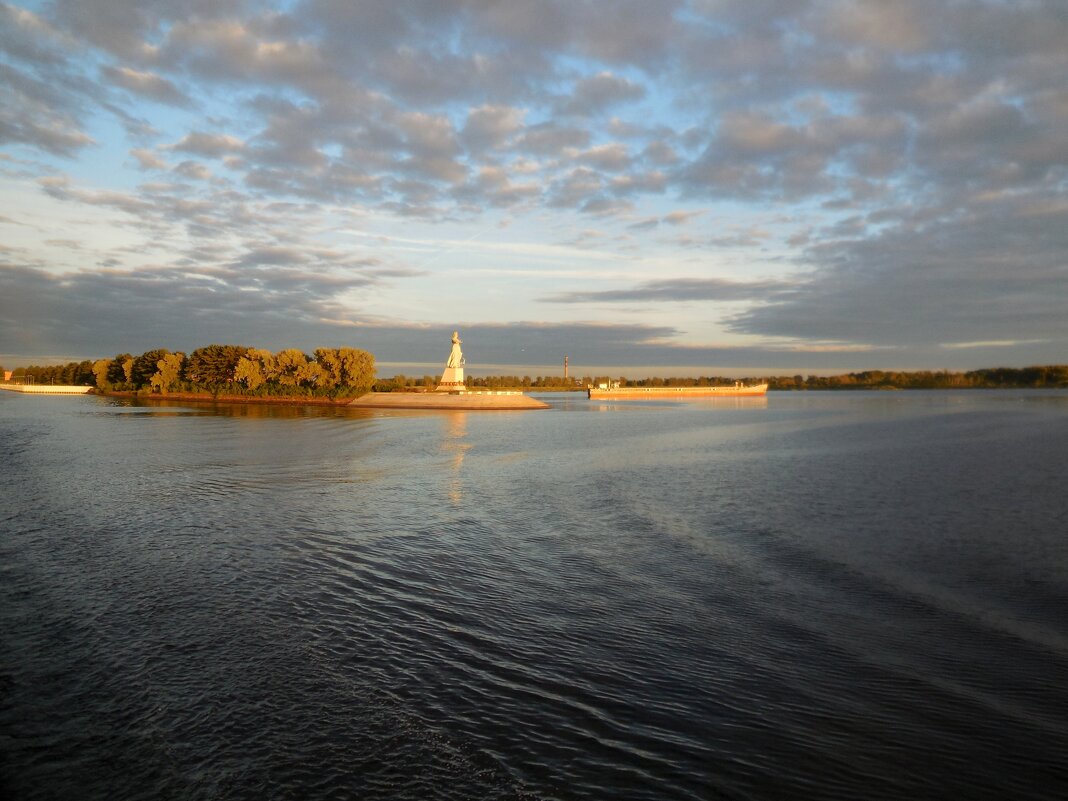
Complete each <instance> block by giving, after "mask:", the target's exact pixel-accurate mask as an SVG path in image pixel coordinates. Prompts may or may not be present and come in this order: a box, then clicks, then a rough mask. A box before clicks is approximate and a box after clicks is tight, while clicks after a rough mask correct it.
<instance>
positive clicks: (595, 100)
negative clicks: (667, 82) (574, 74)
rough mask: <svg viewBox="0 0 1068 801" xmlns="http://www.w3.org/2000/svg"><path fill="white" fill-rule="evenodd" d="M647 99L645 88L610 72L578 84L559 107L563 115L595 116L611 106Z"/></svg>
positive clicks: (600, 73) (585, 79)
mask: <svg viewBox="0 0 1068 801" xmlns="http://www.w3.org/2000/svg"><path fill="white" fill-rule="evenodd" d="M643 97H645V87H643V86H642V85H641V84H637V83H634V82H633V81H629V80H627V79H626V78H620V77H618V76H616V75H613V74H612V73H610V72H599V73H597V74H596V75H593V76H590V77H587V78H582V79H581V80H579V81H578V82H576V84H575V87H574V89H573V90H572V92H571V95H570V96H568V97H567V98H564V99H563V100H562V101H561V102H560V103H559V105H558V109H559V111H560V113H562V114H574V115H581V116H586V115H593V114H598V113H600V112H602V111H604V110H605V109H607V108H609V107H610V106H614V105H618V104H620V103H627V102H630V101H633V100H640V99H641V98H643Z"/></svg>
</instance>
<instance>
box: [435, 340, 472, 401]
mask: <svg viewBox="0 0 1068 801" xmlns="http://www.w3.org/2000/svg"><path fill="white" fill-rule="evenodd" d="M461 344H463V340H462V339H460V332H459V331H453V332H452V350H450V351H449V358H448V360H447V361H446V362H445V371H444V372H443V373H442V374H441V380H440V381H439V382H438V385H437V387H436V389H435V391H437V392H451V393H453V394H456V393H460V392H466V391H467V387H466V386H465V384H464V352H463V351H462V350H460V345H461Z"/></svg>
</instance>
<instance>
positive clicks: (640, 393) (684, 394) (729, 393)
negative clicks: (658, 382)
mask: <svg viewBox="0 0 1068 801" xmlns="http://www.w3.org/2000/svg"><path fill="white" fill-rule="evenodd" d="M767 392H768V385H767V384H756V385H754V386H751V387H740V386H734V387H613V388H611V389H600V388H598V387H588V388H587V390H586V396H587V397H588V398H590V399H591V400H663V399H665V398H743V397H757V396H762V395H766V394H767Z"/></svg>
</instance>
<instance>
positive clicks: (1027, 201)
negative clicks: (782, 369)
mask: <svg viewBox="0 0 1068 801" xmlns="http://www.w3.org/2000/svg"><path fill="white" fill-rule="evenodd" d="M1066 210H1068V209H1066V208H1065V206H1064V204H1063V201H1058V200H1056V199H1055V196H1054V195H1049V196H1047V197H1044V198H1042V199H1036V198H1027V197H1023V198H1021V197H1018V196H1013V195H1011V194H1010V195H1006V196H1001V197H996V198H991V199H990V200H988V201H987V202H985V203H982V204H979V205H978V206H977V207H976V208H975V209H974V210H972V211H971V212H969V213H967V214H964V215H957V214H953V213H952V212H951V213H949V214H947V215H946V216H943V217H936V218H932V219H923V218H912V219H908V220H907V221H905V222H902V223H900V224H898V225H895V226H892V227H890V228H888V229H886V230H885V231H884V232H883V233H881V234H879V235H876V236H869V237H863V238H847V239H840V240H831V241H821V242H819V243H818V244H815V245H813V246H811V247H810V248H809V256H810V259H811V261H812V264H813V266H814V267H815V271H814V273H813V275H812V277H811V279H810V280H808V281H806V282H804V283H802V284H799V285H798V286H797V287H795V288H794V289H793V290H792V291H791V292H789V293H786V294H784V295H780V296H779V297H777V298H772V299H771V300H770V302H769V303H767V304H763V305H760V306H756V307H754V308H752V309H750V310H749V311H746V312H743V313H741V314H739V315H738V316H736V317H735V318H734V320H733V321H732V327H733V328H734V329H735V330H737V331H740V332H745V333H748V334H762V335H769V336H780V337H791V338H798V339H818V340H833V341H839V342H852V343H868V344H882V345H893V346H900V347H906V346H930V345H938V346H946V345H955V344H959V343H969V342H983V341H991V340H1001V341H1013V342H1016V341H1026V340H1034V341H1047V342H1059V343H1064V342H1066V341H1068V315H1065V314H1064V308H1063V305H1064V304H1063V299H1064V298H1065V297H1068V259H1066V256H1065V254H1066V253H1068V228H1066V227H1065V226H1063V225H1059V224H1056V223H1055V221H1056V220H1058V219H1063V215H1064V213H1065V211H1066Z"/></svg>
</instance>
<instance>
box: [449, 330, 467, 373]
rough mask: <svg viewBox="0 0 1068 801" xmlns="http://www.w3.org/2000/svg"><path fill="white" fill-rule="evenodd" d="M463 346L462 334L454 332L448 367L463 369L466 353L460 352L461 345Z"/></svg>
mask: <svg viewBox="0 0 1068 801" xmlns="http://www.w3.org/2000/svg"><path fill="white" fill-rule="evenodd" d="M461 344H463V340H462V339H460V332H459V331H453V332H452V350H451V351H449V360H448V361H447V362H445V366H446V367H463V366H464V352H463V351H462V350H460V345H461Z"/></svg>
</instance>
